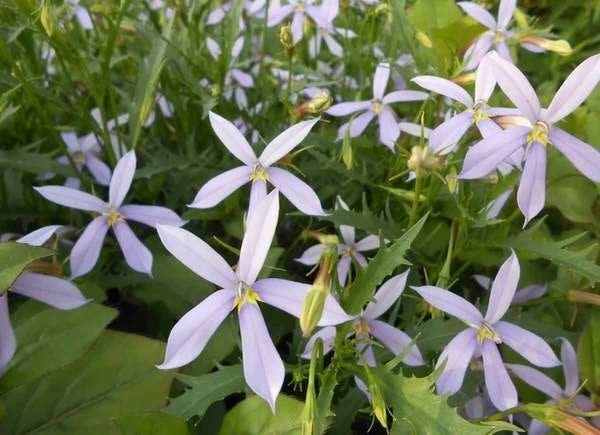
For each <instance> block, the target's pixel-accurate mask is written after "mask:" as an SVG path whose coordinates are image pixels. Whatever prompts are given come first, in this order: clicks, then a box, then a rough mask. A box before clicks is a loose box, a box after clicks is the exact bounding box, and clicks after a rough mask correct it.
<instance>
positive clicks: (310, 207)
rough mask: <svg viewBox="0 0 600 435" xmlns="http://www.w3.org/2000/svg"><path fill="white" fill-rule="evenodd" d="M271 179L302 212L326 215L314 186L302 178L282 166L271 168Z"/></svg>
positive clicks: (269, 170)
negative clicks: (281, 167)
mask: <svg viewBox="0 0 600 435" xmlns="http://www.w3.org/2000/svg"><path fill="white" fill-rule="evenodd" d="M268 172H269V180H270V181H271V183H273V186H275V187H277V188H278V189H279V190H280V191H281V193H282V195H283V196H285V197H286V198H287V199H288V200H289V201H290V202H291V203H292V204H294V206H295V207H296V208H297V209H298V210H300V211H301V212H302V213H304V214H307V215H309V216H324V215H326V213H325V212H324V211H323V208H322V207H321V201H319V197H318V196H317V194H316V193H315V191H314V190H312V188H311V187H310V186H309V185H308V184H306V183H305V182H304V181H302V180H301V179H300V178H298V177H296V176H295V175H293V174H291V173H290V172H288V171H285V170H283V169H280V168H269V169H268Z"/></svg>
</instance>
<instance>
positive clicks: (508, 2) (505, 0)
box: [498, 0, 517, 29]
mask: <svg viewBox="0 0 600 435" xmlns="http://www.w3.org/2000/svg"><path fill="white" fill-rule="evenodd" d="M516 8H517V0H500V6H498V27H499V28H501V29H506V26H508V23H510V19H511V18H512V16H513V14H514V13H515V9H516Z"/></svg>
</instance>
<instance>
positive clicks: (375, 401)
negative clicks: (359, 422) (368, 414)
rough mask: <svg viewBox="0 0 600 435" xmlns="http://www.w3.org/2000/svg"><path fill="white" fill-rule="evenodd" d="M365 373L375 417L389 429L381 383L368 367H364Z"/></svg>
mask: <svg viewBox="0 0 600 435" xmlns="http://www.w3.org/2000/svg"><path fill="white" fill-rule="evenodd" d="M364 369H365V373H366V375H367V387H368V388H369V394H370V395H371V408H372V409H373V415H374V416H375V418H376V419H377V421H379V423H380V424H381V425H382V426H383V427H384V428H386V429H387V407H386V405H385V399H384V398H383V393H382V391H381V387H380V386H379V382H378V381H377V379H376V378H375V376H373V373H371V370H369V367H368V366H367V365H364Z"/></svg>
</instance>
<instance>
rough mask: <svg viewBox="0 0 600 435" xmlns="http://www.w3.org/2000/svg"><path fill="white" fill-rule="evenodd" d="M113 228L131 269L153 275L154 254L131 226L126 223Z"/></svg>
mask: <svg viewBox="0 0 600 435" xmlns="http://www.w3.org/2000/svg"><path fill="white" fill-rule="evenodd" d="M112 228H113V231H114V233H115V236H116V237H117V242H119V246H120V247H121V251H122V252H123V255H124V256H125V261H126V262H127V264H128V265H129V267H131V268H132V269H133V270H136V271H138V272H142V273H147V274H148V275H152V253H151V252H150V250H149V249H148V248H146V246H145V245H144V244H143V243H142V242H141V241H140V239H138V238H137V236H136V235H135V234H134V233H133V231H131V228H130V227H129V225H127V223H125V222H117V223H115V224H114V225H113V227H112Z"/></svg>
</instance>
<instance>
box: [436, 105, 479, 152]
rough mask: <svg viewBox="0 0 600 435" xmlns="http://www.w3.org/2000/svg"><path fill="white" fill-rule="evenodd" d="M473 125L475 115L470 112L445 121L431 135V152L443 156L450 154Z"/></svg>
mask: <svg viewBox="0 0 600 435" xmlns="http://www.w3.org/2000/svg"><path fill="white" fill-rule="evenodd" d="M471 125H473V114H472V113H471V111H469V110H465V111H464V112H461V113H459V114H457V115H454V116H453V117H452V118H450V119H448V120H447V121H444V122H443V123H441V124H440V125H438V126H437V127H436V128H434V129H433V130H432V131H431V134H430V135H429V146H430V147H431V150H432V151H435V152H437V153H441V154H448V153H449V152H451V151H453V150H454V148H455V146H456V144H457V143H458V142H459V141H460V139H461V138H462V137H463V136H464V134H465V133H466V132H467V130H468V129H469V127H471Z"/></svg>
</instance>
